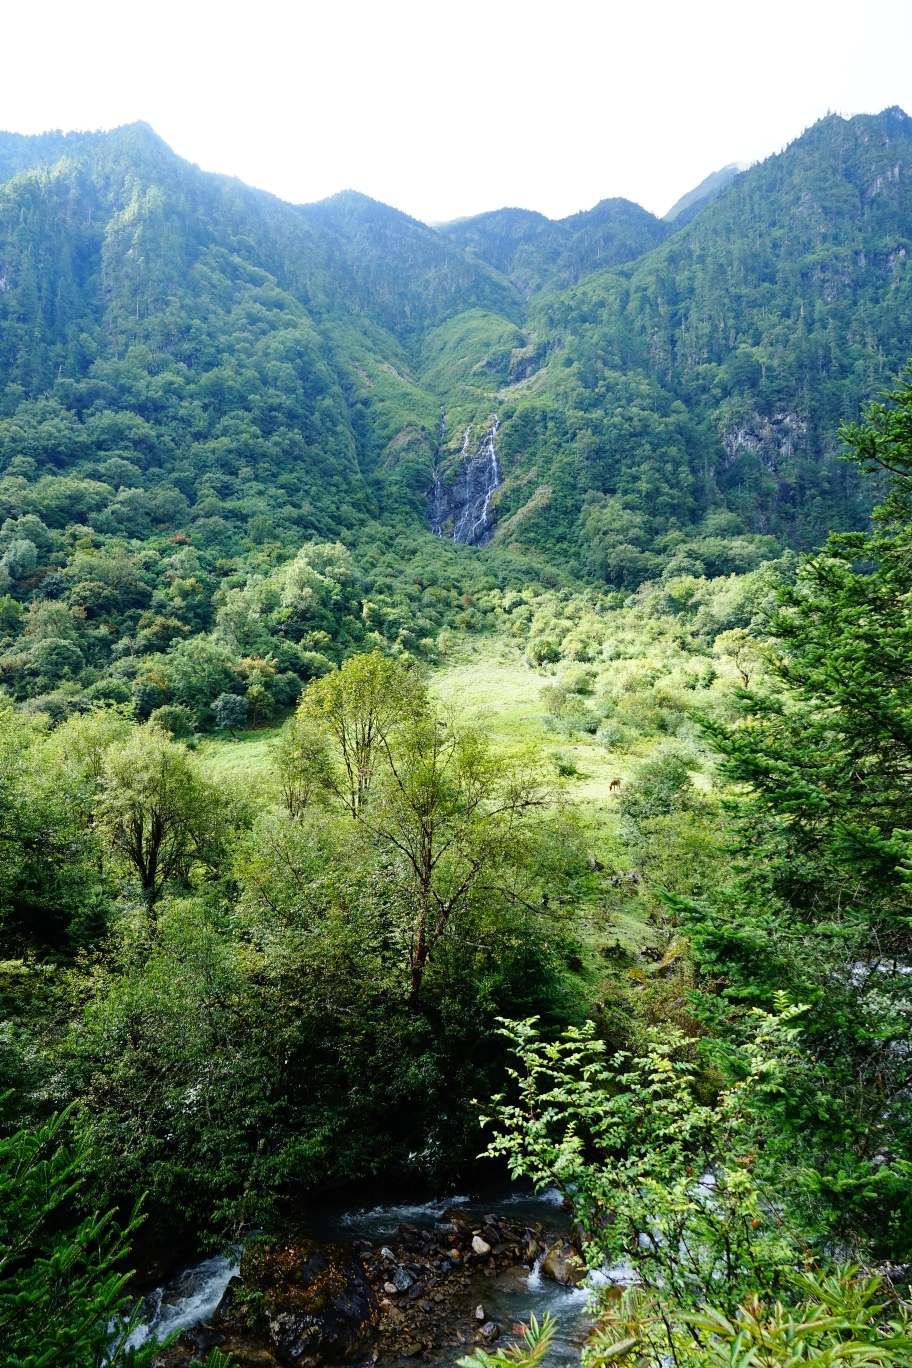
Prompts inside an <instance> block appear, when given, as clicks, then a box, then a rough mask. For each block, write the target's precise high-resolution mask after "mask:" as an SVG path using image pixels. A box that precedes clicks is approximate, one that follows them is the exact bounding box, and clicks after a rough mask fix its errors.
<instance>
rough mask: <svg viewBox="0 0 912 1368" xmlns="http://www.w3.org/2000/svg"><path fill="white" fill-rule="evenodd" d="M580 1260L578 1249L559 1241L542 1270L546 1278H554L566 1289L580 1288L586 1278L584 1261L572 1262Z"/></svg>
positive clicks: (545, 1259)
mask: <svg viewBox="0 0 912 1368" xmlns="http://www.w3.org/2000/svg"><path fill="white" fill-rule="evenodd" d="M579 1259H580V1254H579V1250H578V1249H575V1248H574V1247H573V1245H572V1244H570V1243H569V1242H567V1241H561V1240H558V1242H557V1243H556V1244H553V1245H552V1246H551V1248H550V1249H549V1250H548V1252H547V1254H546V1255H545V1257H544V1259H543V1260H542V1266H541V1270H542V1272H543V1273H544V1274H545V1276H546V1277H549V1278H553V1279H554V1281H555V1282H559V1283H561V1284H562V1285H563V1286H564V1287H578V1286H579V1284H580V1283H581V1282H582V1281H583V1279H584V1278H585V1276H586V1270H585V1268H584V1267H583V1264H582V1260H580V1262H578V1263H577V1262H571V1260H574V1261H575V1260H579Z"/></svg>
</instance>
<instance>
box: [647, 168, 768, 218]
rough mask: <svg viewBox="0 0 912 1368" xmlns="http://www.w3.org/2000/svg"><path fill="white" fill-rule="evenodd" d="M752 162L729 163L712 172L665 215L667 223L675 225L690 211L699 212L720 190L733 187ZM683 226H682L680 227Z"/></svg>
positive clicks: (676, 202) (677, 201)
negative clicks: (736, 178) (698, 207)
mask: <svg viewBox="0 0 912 1368" xmlns="http://www.w3.org/2000/svg"><path fill="white" fill-rule="evenodd" d="M749 166H750V162H743V161H738V162H729V163H728V165H727V166H723V167H722V168H721V169H720V170H719V171H711V172H710V174H709V175H708V176H706V177H705V179H704V180H701V181H700V184H699V185H695V186H694V188H693V189H692V190H688V191H687V194H686V195H682V196H681V198H680V199H679V200H676V201H675V203H674V204H673V205H672V206H671V208H670V209H669V211H668V213H667V214H664V215H663V220H664V222H665V223H674V222H675V221H676V220H677V219H679V218H680V217H681V215H682V214H683V213H684V212H685V211H686V210H688V209H693V210H694V212H696V210H697V206H702V205H703V204H705V203H706V202H707V201H708V200H711V199H713V198H714V196H716V195H718V193H719V191H720V190H724V189H725V187H726V185H731V183H732V181H733V180H734V179H735V177H736V176H740V174H741V172H742V171H746V170H747V169H748V167H749ZM679 226H681V225H679Z"/></svg>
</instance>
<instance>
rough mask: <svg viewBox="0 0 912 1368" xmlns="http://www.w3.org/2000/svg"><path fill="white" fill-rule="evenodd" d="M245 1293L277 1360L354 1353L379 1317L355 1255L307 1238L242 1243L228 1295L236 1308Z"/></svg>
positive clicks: (333, 1359)
mask: <svg viewBox="0 0 912 1368" xmlns="http://www.w3.org/2000/svg"><path fill="white" fill-rule="evenodd" d="M251 1293H253V1294H256V1296H255V1298H251ZM248 1298H250V1300H251V1304H252V1305H253V1307H255V1309H256V1320H257V1321H258V1322H259V1325H260V1327H261V1328H262V1329H264V1330H265V1331H266V1334H267V1336H268V1340H269V1342H270V1344H271V1346H272V1348H273V1349H274V1350H275V1352H276V1354H277V1355H278V1357H279V1359H280V1360H281V1361H282V1362H283V1363H287V1364H290V1365H300V1368H319V1365H322V1364H328V1363H343V1362H349V1361H350V1360H352V1359H353V1358H357V1356H358V1355H359V1354H361V1353H363V1352H364V1351H365V1349H367V1348H368V1347H369V1346H370V1344H371V1342H372V1340H373V1337H374V1334H375V1331H376V1325H377V1321H378V1316H379V1308H378V1305H377V1299H376V1297H375V1295H374V1291H373V1288H372V1287H371V1285H370V1283H369V1282H368V1281H367V1279H366V1278H365V1276H364V1273H363V1271H362V1269H361V1267H360V1266H359V1263H358V1261H357V1260H356V1259H355V1258H353V1256H352V1255H351V1254H350V1253H348V1251H346V1250H345V1249H343V1248H341V1247H340V1246H338V1245H317V1244H314V1243H312V1242H311V1241H309V1240H301V1241H293V1242H290V1243H287V1244H280V1245H271V1246H268V1245H259V1244H255V1245H252V1246H251V1247H250V1248H249V1249H247V1250H245V1252H244V1256H243V1258H242V1260H241V1285H240V1286H239V1287H237V1288H236V1289H235V1291H234V1296H233V1299H232V1300H233V1307H236V1309H237V1312H238V1314H239V1315H243V1314H244V1312H245V1310H246V1307H245V1305H244V1304H245V1302H246V1301H247V1299H248ZM226 1319H228V1318H227V1317H226Z"/></svg>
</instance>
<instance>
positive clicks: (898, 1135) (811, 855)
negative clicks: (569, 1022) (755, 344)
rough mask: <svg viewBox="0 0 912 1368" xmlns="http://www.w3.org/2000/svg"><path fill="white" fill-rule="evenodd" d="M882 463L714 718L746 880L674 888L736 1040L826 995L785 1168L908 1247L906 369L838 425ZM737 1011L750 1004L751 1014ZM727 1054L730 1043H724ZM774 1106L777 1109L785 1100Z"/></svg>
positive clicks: (718, 1022)
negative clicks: (727, 712)
mask: <svg viewBox="0 0 912 1368" xmlns="http://www.w3.org/2000/svg"><path fill="white" fill-rule="evenodd" d="M843 435H844V437H845V440H846V442H847V444H848V448H849V452H850V455H851V456H852V459H853V460H854V461H855V462H856V464H858V465H860V466H862V467H865V468H868V469H870V468H876V469H878V470H879V471H880V472H881V475H883V474H884V472H886V475H887V479H888V492H887V498H886V500H885V502H884V503H883V504H882V505H881V506H880V507H879V508H878V509H877V510H876V512H875V515H874V525H873V529H872V531H871V532H870V533H860V532H859V533H839V534H833V535H831V536H830V538H829V540H828V541H827V543H826V546H825V547H824V548H823V550H822V551H821V552H820V553H818V554H816V555H813V556H810V557H808V558H807V559H806V560H805V562H804V563H803V565H802V567H801V570H800V572H799V575H798V577H797V580H796V582H795V583H794V585H783V586H780V588H779V590H778V592H777V600H776V603H775V605H774V607H773V608H772V610H771V611H770V613H769V614H768V618H767V623H766V637H765V643H764V647H763V649H764V656H765V658H766V662H767V679H766V681H762V680H761V681H759V682H758V683H756V684H755V686H754V687H753V688H751V689H746V688H745V689H743V690H741V691H740V693H739V695H738V706H737V715H736V717H735V718H734V720H732V721H725V720H716V721H710V720H707V721H706V722H705V724H704V730H705V733H706V735H707V737H708V738H709V739H710V740H711V741H712V743H713V744H714V746H715V747H716V748H717V750H718V751H719V752H720V753H721V754H722V756H723V757H724V762H723V772H724V774H725V775H726V777H727V778H728V780H729V781H730V782H731V783H733V784H734V785H735V786H736V787H735V790H734V794H733V797H732V799H731V802H730V806H732V807H733V809H734V812H735V814H736V817H737V819H738V827H737V831H738V855H739V862H740V877H739V878H738V879H737V880H736V881H735V882H733V883H731V884H729V886H728V887H727V888H724V889H721V890H718V891H717V892H716V893H715V895H714V896H711V897H708V898H707V899H706V901H705V902H704V903H702V904H700V905H696V904H690V905H688V904H686V903H685V902H680V901H679V902H678V903H677V904H674V901H673V900H672V902H673V905H676V906H677V908H678V911H679V913H680V915H681V917H682V918H683V920H684V921H685V923H686V924H687V925H688V926H689V927H690V930H691V933H692V935H693V937H694V942H695V950H696V956H697V960H698V962H699V963H700V964H701V966H702V968H703V970H704V974H705V977H706V979H707V980H710V979H711V980H713V981H714V982H715V985H716V991H715V992H714V993H710V992H708V991H704V992H703V993H702V995H701V999H700V1011H701V1013H702V1014H703V1015H704V1016H705V1018H706V1019H707V1020H708V1021H712V1022H713V1023H714V1026H715V1029H716V1030H717V1031H718V1032H719V1034H720V1037H721V1039H722V1040H723V1041H725V1040H730V1039H732V1038H733V1037H734V1038H736V1037H737V1035H738V1031H739V1029H740V1027H739V1024H738V1023H739V1019H740V1016H741V1014H743V1012H744V1009H745V1008H746V1007H747V1006H748V1005H751V1004H755V1003H757V1002H767V1003H768V1002H770V1001H771V1000H772V998H773V995H774V994H775V992H776V991H787V992H789V993H790V994H792V996H793V997H800V998H801V999H802V1000H804V1001H807V1002H809V1003H812V1004H813V1012H812V1014H811V1015H810V1017H809V1020H808V1035H807V1038H808V1049H807V1053H806V1055H805V1057H804V1060H803V1064H802V1066H801V1068H800V1069H796V1072H795V1076H794V1078H793V1080H792V1086H791V1087H790V1088H789V1090H788V1091H787V1092H786V1093H785V1094H783V1096H782V1097H781V1098H779V1099H778V1100H777V1101H776V1102H775V1107H776V1113H777V1127H776V1129H775V1132H774V1134H773V1139H772V1141H771V1143H772V1144H774V1145H776V1146H778V1149H779V1154H780V1160H781V1163H782V1166H783V1175H786V1174H790V1175H791V1178H792V1179H793V1180H794V1187H792V1185H791V1184H790V1183H786V1184H785V1187H786V1190H793V1191H794V1192H795V1194H796V1200H800V1201H801V1202H802V1203H803V1204H804V1206H805V1209H806V1219H808V1220H810V1216H809V1213H810V1212H813V1213H814V1216H813V1221H814V1222H816V1223H817V1234H818V1238H819V1239H820V1240H821V1241H825V1240H827V1239H832V1238H839V1239H842V1240H844V1241H846V1242H848V1245H849V1247H850V1248H854V1249H856V1250H857V1251H858V1253H859V1254H860V1255H864V1256H870V1255H871V1254H876V1255H879V1256H881V1257H883V1256H887V1257H904V1256H905V1252H906V1251H907V1250H908V1248H909V1243H910V1240H912V1199H910V1193H909V1182H908V1175H909V1173H910V1172H912V1106H910V1102H909V1088H910V1083H912V1062H910V1059H909V1052H908V1049H907V1041H908V1015H909V1012H910V1011H912V989H910V982H912V937H910V930H909V928H910V925H912V882H910V868H912V835H910V833H912V690H910V685H912V376H909V377H907V378H905V379H903V380H902V381H901V382H900V383H899V384H898V385H897V386H896V388H894V390H893V391H892V392H891V393H890V394H889V395H888V396H886V401H885V402H884V403H881V404H875V405H872V406H871V407H870V408H869V410H868V412H867V415H866V418H865V421H864V422H863V423H862V424H861V425H860V426H852V427H848V428H846V429H844V434H843ZM739 1007H740V1009H741V1014H739V1012H738V1010H737V1009H738V1008H739ZM723 1053H724V1052H723ZM770 1105H771V1106H772V1105H773V1102H772V1099H771V1100H770Z"/></svg>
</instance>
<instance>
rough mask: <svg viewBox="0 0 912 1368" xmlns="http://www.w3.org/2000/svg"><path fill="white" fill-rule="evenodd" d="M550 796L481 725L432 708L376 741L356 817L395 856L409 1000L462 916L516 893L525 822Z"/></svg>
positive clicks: (520, 759)
mask: <svg viewBox="0 0 912 1368" xmlns="http://www.w3.org/2000/svg"><path fill="white" fill-rule="evenodd" d="M554 797H555V795H554V794H553V792H552V791H551V790H550V789H549V788H548V787H547V786H546V785H545V783H544V782H543V780H542V776H541V772H540V770H539V767H538V765H537V764H536V763H535V761H534V760H533V758H532V757H531V756H530V755H529V754H522V755H520V756H504V755H498V754H496V753H495V751H494V750H493V748H492V747H491V745H490V743H489V742H488V740H487V739H486V738H485V737H484V736H483V735H482V734H481V733H480V732H479V731H477V730H476V729H474V728H470V727H461V726H458V725H455V724H453V723H452V722H450V723H447V722H445V721H444V720H443V719H442V718H440V717H438V716H436V715H435V714H434V713H433V712H432V711H431V709H430V708H425V709H423V710H422V711H419V712H416V713H414V714H413V715H412V716H411V717H409V718H408V720H407V721H405V722H403V723H402V724H401V725H400V726H399V727H398V728H395V729H393V730H392V731H391V732H390V733H388V734H387V735H385V736H384V737H383V740H382V748H381V762H380V764H379V765H378V767H377V778H376V784H375V788H374V790H373V791H372V792H371V794H370V796H369V799H368V800H367V801H366V802H364V803H363V804H362V805H361V806H360V807H359V809H358V817H359V820H360V821H361V822H362V823H363V825H364V827H365V828H366V829H367V831H368V832H369V833H370V839H371V840H372V841H373V842H377V843H379V844H380V845H381V846H382V847H386V848H387V850H389V851H390V852H391V853H392V854H394V855H395V856H397V857H398V859H397V861H396V863H395V864H394V866H393V868H394V870H396V871H397V873H396V874H395V875H394V878H395V879H396V882H397V883H398V885H399V893H400V897H401V898H402V901H403V903H404V905H405V906H406V907H407V908H408V909H409V913H408V915H409V918H410V922H411V929H410V934H409V966H410V977H409V992H410V994H411V995H412V996H413V997H415V996H417V994H418V993H419V992H420V990H421V984H422V980H423V977H424V973H425V969H426V967H427V963H428V960H429V958H430V956H431V955H432V954H433V952H434V948H435V946H436V945H437V943H438V942H439V941H440V939H441V937H442V936H444V935H445V934H446V932H447V931H448V930H449V929H450V927H451V924H452V922H453V920H454V918H455V917H456V916H457V915H458V914H459V913H460V912H463V911H464V910H466V909H467V908H468V907H469V906H470V905H471V903H472V902H473V900H475V899H477V898H478V897H479V895H481V894H484V895H487V896H491V894H495V896H498V895H499V896H505V897H506V898H508V899H509V898H511V897H514V896H516V895H517V889H516V887H515V880H516V876H517V875H518V874H519V873H520V871H522V870H523V868H524V866H526V865H528V864H529V863H530V850H529V844H530V836H531V834H532V833H531V832H530V830H529V818H530V816H531V815H532V813H533V812H536V811H541V810H542V809H543V808H545V807H546V806H548V805H550V804H551V803H553V801H554ZM533 843H534V840H533Z"/></svg>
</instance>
